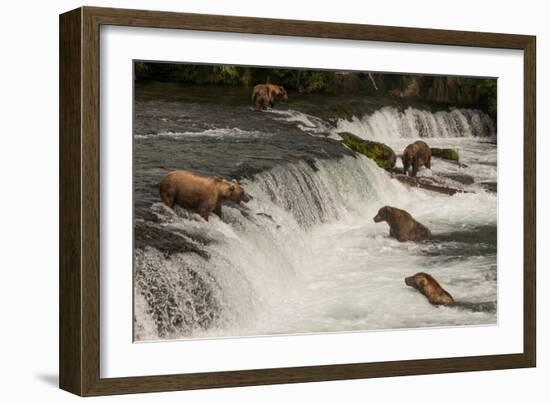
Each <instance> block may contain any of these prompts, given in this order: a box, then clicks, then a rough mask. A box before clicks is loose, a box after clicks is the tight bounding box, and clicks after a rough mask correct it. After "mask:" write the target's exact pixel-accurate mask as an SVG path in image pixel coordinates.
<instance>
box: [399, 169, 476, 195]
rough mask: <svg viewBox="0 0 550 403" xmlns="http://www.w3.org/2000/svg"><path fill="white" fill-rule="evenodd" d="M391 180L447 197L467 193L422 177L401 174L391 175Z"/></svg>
mask: <svg viewBox="0 0 550 403" xmlns="http://www.w3.org/2000/svg"><path fill="white" fill-rule="evenodd" d="M392 178H394V179H397V180H398V181H399V182H401V183H404V184H405V185H409V186H412V187H418V188H421V189H425V190H430V191H432V192H437V193H443V194H447V195H449V196H452V195H454V194H455V193H469V192H467V191H465V190H464V189H457V188H451V187H448V186H445V185H443V184H440V183H438V182H435V181H434V180H433V179H429V178H422V177H412V176H408V175H403V174H395V173H392Z"/></svg>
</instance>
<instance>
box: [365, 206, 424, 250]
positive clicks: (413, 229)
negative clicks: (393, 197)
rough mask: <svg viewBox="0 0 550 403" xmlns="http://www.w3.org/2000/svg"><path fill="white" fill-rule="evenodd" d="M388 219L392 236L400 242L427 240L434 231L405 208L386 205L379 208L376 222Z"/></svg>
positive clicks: (375, 218)
mask: <svg viewBox="0 0 550 403" xmlns="http://www.w3.org/2000/svg"><path fill="white" fill-rule="evenodd" d="M381 221H386V222H387V223H388V224H389V226H390V236H391V237H392V238H395V239H397V240H398V241H399V242H406V241H416V242H420V241H425V240H426V239H430V238H431V236H432V233H431V232H430V230H429V229H428V228H426V227H425V226H424V225H422V224H420V223H419V222H418V221H416V220H415V219H414V218H412V216H411V215H410V214H409V213H407V212H406V211H405V210H401V209H398V208H395V207H391V206H384V207H382V208H381V209H380V210H378V214H376V216H375V217H374V222H376V223H378V222H381Z"/></svg>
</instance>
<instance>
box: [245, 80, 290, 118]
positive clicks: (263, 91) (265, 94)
mask: <svg viewBox="0 0 550 403" xmlns="http://www.w3.org/2000/svg"><path fill="white" fill-rule="evenodd" d="M276 99H285V100H286V99H288V95H287V93H286V90H285V89H284V87H281V86H280V85H275V84H258V85H256V86H255V87H254V90H253V91H252V101H253V102H254V109H256V110H257V111H259V110H260V109H262V110H263V109H267V107H268V106H269V107H270V108H273V106H274V105H275V100H276Z"/></svg>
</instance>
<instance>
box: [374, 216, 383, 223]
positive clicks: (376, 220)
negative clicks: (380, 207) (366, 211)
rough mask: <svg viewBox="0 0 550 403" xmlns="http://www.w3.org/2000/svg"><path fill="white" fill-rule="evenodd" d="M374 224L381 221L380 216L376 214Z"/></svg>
mask: <svg viewBox="0 0 550 403" xmlns="http://www.w3.org/2000/svg"><path fill="white" fill-rule="evenodd" d="M373 220H374V222H380V221H382V217H380V214H376V215H375V216H374V218H373Z"/></svg>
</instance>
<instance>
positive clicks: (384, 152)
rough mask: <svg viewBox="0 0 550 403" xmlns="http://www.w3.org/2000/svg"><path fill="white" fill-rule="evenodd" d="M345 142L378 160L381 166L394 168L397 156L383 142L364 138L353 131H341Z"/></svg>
mask: <svg viewBox="0 0 550 403" xmlns="http://www.w3.org/2000/svg"><path fill="white" fill-rule="evenodd" d="M339 135H340V137H342V139H343V143H344V144H345V145H347V146H348V147H349V148H351V149H352V150H353V151H355V152H357V153H360V154H363V155H365V156H367V157H368V158H370V159H371V160H373V161H374V162H376V164H377V165H378V166H379V167H380V168H384V169H392V168H393V167H394V166H395V161H396V156H395V153H394V152H393V150H392V149H391V148H390V147H388V146H387V145H385V144H383V143H378V142H376V141H370V140H363V139H361V138H360V137H357V136H355V135H353V134H351V133H346V132H344V133H339Z"/></svg>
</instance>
